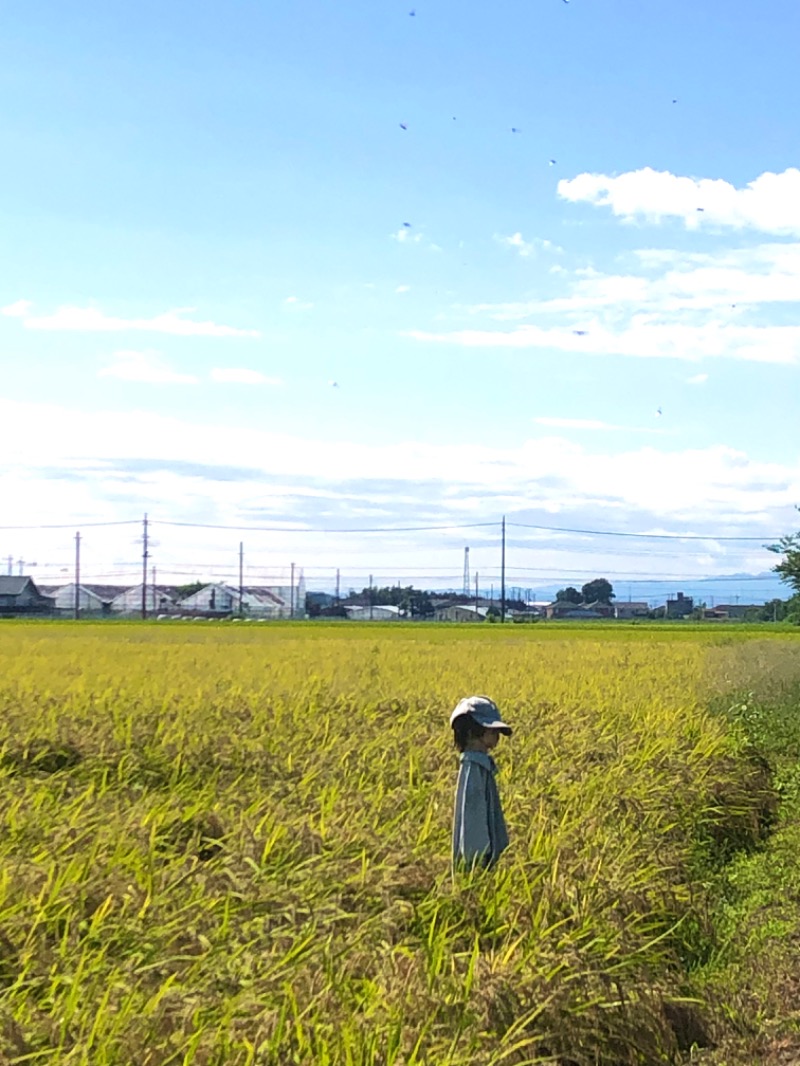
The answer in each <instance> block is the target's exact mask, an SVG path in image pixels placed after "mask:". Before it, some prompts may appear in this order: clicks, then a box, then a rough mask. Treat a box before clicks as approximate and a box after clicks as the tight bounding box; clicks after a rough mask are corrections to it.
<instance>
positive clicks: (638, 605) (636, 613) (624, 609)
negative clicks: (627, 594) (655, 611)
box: [614, 600, 650, 619]
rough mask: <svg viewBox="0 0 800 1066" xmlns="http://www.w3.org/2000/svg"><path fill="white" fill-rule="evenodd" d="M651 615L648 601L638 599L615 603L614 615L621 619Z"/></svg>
mask: <svg viewBox="0 0 800 1066" xmlns="http://www.w3.org/2000/svg"><path fill="white" fill-rule="evenodd" d="M649 615H650V607H649V605H648V604H646V603H642V602H638V601H636V600H623V601H622V603H615V604H614V617H615V618H619V619H631V618H647V617H649Z"/></svg>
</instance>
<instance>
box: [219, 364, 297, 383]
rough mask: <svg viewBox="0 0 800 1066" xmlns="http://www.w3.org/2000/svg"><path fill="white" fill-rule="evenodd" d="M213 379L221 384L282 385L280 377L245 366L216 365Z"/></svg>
mask: <svg viewBox="0 0 800 1066" xmlns="http://www.w3.org/2000/svg"><path fill="white" fill-rule="evenodd" d="M210 377H211V380H212V381H217V382H220V383H221V384H232V385H280V384H281V379H280V378H270V377H267V376H266V375H265V374H262V373H261V371H260V370H248V369H246V368H245V367H215V368H214V369H213V370H212V371H211V375H210Z"/></svg>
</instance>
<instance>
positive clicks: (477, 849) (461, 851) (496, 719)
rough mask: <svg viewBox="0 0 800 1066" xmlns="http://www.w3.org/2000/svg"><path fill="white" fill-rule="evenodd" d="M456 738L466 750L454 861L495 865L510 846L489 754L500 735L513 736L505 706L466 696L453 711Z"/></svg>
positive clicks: (458, 745)
mask: <svg viewBox="0 0 800 1066" xmlns="http://www.w3.org/2000/svg"><path fill="white" fill-rule="evenodd" d="M450 725H451V726H452V729H453V741H454V743H455V746H456V748H458V750H459V751H460V752H461V768H460V770H459V774H458V784H457V786H456V802H455V811H454V814H453V865H454V866H457V867H458V866H466V867H467V868H468V869H472V868H473V867H475V866H482V867H484V868H486V869H488V868H490V867H492V866H494V864H495V863H496V862H497V860H498V858H499V857H500V853H501V852H503V851H505V849H506V848H507V847H508V832H507V830H506V823H505V819H504V818H503V808H502V807H501V806H500V794H499V792H498V791H497V784H496V782H495V779H494V778H495V774H496V773H497V764H496V763H495V761H494V759H493V758H492V756H491V755H490V754H489V753H490V752H491V751H493V750H494V749H495V748H496V747H497V745H498V743H499V742H500V734H501V733H504V734H505V735H506V736H508V737H510V736H511V727H510V726H508V725H506V723H505V722H504V721H503V720H502V718H501V716H500V711H499V710H498V709H497V705H496V704H495V703H494V701H493V700H490V699H489V697H488V696H467V697H466V698H465V699H463V700H461V701H460V702H459V704H458V706H457V707H456V709H455V710H454V711H453V713H452V714H451V715H450Z"/></svg>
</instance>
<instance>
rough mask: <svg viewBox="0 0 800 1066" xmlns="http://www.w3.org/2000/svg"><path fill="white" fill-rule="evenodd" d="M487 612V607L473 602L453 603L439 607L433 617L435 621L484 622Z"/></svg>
mask: <svg viewBox="0 0 800 1066" xmlns="http://www.w3.org/2000/svg"><path fill="white" fill-rule="evenodd" d="M488 613H489V609H488V608H487V607H476V606H475V605H474V604H468V603H454V604H451V605H450V606H449V607H439V608H438V609H437V610H436V611H434V615H433V617H434V618H435V619H436V621H437V622H485V621H486V616H487V615H488Z"/></svg>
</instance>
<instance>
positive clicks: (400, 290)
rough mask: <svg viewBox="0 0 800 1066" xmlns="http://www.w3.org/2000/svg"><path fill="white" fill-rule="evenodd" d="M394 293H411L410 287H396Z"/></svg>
mask: <svg viewBox="0 0 800 1066" xmlns="http://www.w3.org/2000/svg"><path fill="white" fill-rule="evenodd" d="M394 291H395V292H410V291H411V286H410V285H398V286H397V288H396V289H395V290H394Z"/></svg>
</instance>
